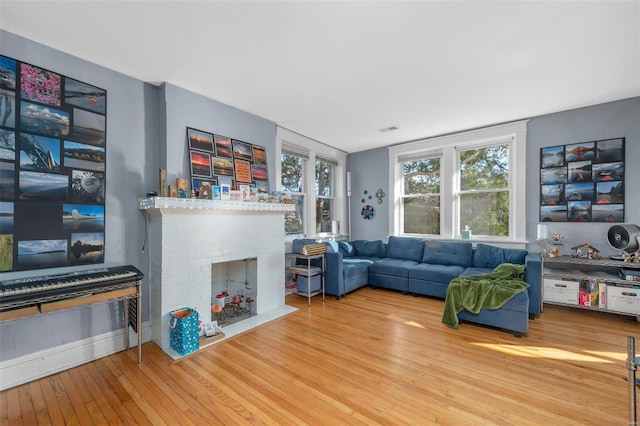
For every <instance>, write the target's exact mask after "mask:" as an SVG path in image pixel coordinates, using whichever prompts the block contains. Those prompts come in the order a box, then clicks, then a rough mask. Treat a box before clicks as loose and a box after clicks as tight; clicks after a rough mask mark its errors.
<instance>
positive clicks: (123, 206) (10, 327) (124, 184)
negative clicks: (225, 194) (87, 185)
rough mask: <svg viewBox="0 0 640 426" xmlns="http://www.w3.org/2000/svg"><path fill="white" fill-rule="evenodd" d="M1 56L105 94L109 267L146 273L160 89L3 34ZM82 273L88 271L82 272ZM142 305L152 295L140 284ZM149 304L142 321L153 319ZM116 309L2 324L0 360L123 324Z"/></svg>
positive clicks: (107, 307)
mask: <svg viewBox="0 0 640 426" xmlns="http://www.w3.org/2000/svg"><path fill="white" fill-rule="evenodd" d="M0 39H1V40H2V45H1V53H2V54H3V55H6V56H10V57H12V58H15V59H18V60H21V61H25V62H29V63H32V64H34V65H37V66H40V67H43V68H47V69H50V70H52V71H55V72H58V73H60V74H63V75H65V76H69V77H72V78H75V79H77V80H80V81H83V82H87V83H90V84H93V85H95V86H98V87H101V88H104V89H106V90H107V108H108V109H107V184H106V190H107V193H106V206H105V216H106V217H105V231H106V232H105V234H106V235H105V246H106V247H105V266H116V265H127V264H132V265H135V266H136V267H138V268H139V269H141V270H142V271H143V272H145V273H146V270H147V268H148V262H147V254H146V253H142V251H141V249H142V244H143V242H144V230H145V226H144V224H145V222H144V219H143V217H142V215H141V214H140V212H139V211H138V209H137V198H138V197H139V196H141V195H144V194H145V193H146V192H147V190H149V188H153V187H155V186H154V182H155V180H156V178H155V176H156V171H155V170H157V168H156V166H155V165H156V164H157V162H158V149H157V141H158V127H159V126H158V113H157V105H158V89H157V88H156V87H153V86H150V85H148V84H145V83H143V82H142V81H139V80H136V79H133V78H131V77H128V76H126V75H123V74H120V73H117V72H115V71H112V70H109V69H106V68H103V67H100V66H97V65H95V64H91V63H89V62H87V61H84V60H81V59H78V58H76V57H73V56H70V55H67V54H64V53H61V52H59V51H56V50H53V49H51V48H48V47H46V46H43V45H41V44H38V43H34V42H32V41H30V40H27V39H24V38H21V37H18V36H16V35H14V34H11V33H8V32H5V31H0ZM85 269H87V268H86V267H85ZM71 270H78V268H58V269H50V270H47V269H44V270H39V271H31V272H25V271H22V272H12V273H3V274H2V279H3V280H4V279H12V278H21V277H25V276H36V275H45V274H55V273H61V272H66V271H71ZM142 294H143V297H144V299H143V301H144V300H148V299H147V296H148V294H149V292H148V288H147V282H146V280H145V281H144V282H143V290H142ZM148 312H149V309H148V304H147V303H144V306H143V319H147V318H148ZM120 315H121V309H120V308H119V306H118V304H117V303H103V304H98V305H93V306H89V307H82V308H76V309H71V310H66V311H60V312H55V313H50V314H46V315H39V316H37V317H31V318H25V319H22V320H19V321H13V322H5V323H0V347H1V349H0V360H2V361H5V360H8V359H12V358H15V357H17V356H21V355H24V354H28V353H31V352H34V351H37V350H41V349H47V348H51V347H55V346H59V345H62V344H66V343H69V342H73V341H76V340H80V339H84V338H87V337H91V336H94V335H98V334H102V333H105V332H108V331H112V330H115V329H118V328H121V327H122V326H123V322H122V319H121V317H120Z"/></svg>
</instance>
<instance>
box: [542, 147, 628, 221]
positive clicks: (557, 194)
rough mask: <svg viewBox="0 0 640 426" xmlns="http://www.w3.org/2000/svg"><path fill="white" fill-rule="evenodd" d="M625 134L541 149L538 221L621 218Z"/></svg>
mask: <svg viewBox="0 0 640 426" xmlns="http://www.w3.org/2000/svg"><path fill="white" fill-rule="evenodd" d="M624 142H625V139H624V138H617V139H606V140H599V141H592V142H582V143H575V144H570V145H558V146H551V147H547V148H541V149H540V221H541V222H624Z"/></svg>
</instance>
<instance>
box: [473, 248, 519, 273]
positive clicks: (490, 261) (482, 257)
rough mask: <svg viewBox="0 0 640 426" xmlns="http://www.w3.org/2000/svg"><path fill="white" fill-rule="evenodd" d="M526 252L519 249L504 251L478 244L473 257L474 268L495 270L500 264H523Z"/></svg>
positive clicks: (503, 249)
mask: <svg viewBox="0 0 640 426" xmlns="http://www.w3.org/2000/svg"><path fill="white" fill-rule="evenodd" d="M525 257H527V251H526V250H521V249H505V248H500V247H496V246H491V245H488V244H478V245H477V246H476V251H475V253H474V255H473V266H474V267H475V268H492V269H493V268H495V267H496V266H498V265H500V264H501V263H514V264H518V265H522V264H524V258H525Z"/></svg>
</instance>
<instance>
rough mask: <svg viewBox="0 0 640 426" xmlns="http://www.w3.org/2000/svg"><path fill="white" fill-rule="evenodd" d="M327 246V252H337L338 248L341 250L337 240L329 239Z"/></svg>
mask: <svg viewBox="0 0 640 426" xmlns="http://www.w3.org/2000/svg"><path fill="white" fill-rule="evenodd" d="M324 245H325V247H326V248H327V252H330V253H331V252H333V253H336V252H338V250H340V249H339V248H338V243H337V242H335V241H327V242H325V243H324Z"/></svg>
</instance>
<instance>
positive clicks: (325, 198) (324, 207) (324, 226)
mask: <svg viewBox="0 0 640 426" xmlns="http://www.w3.org/2000/svg"><path fill="white" fill-rule="evenodd" d="M336 164H337V163H335V162H334V161H333V160H329V159H323V158H322V157H316V232H331V221H332V220H333V219H334V217H335V196H334V174H335V165H336Z"/></svg>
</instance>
